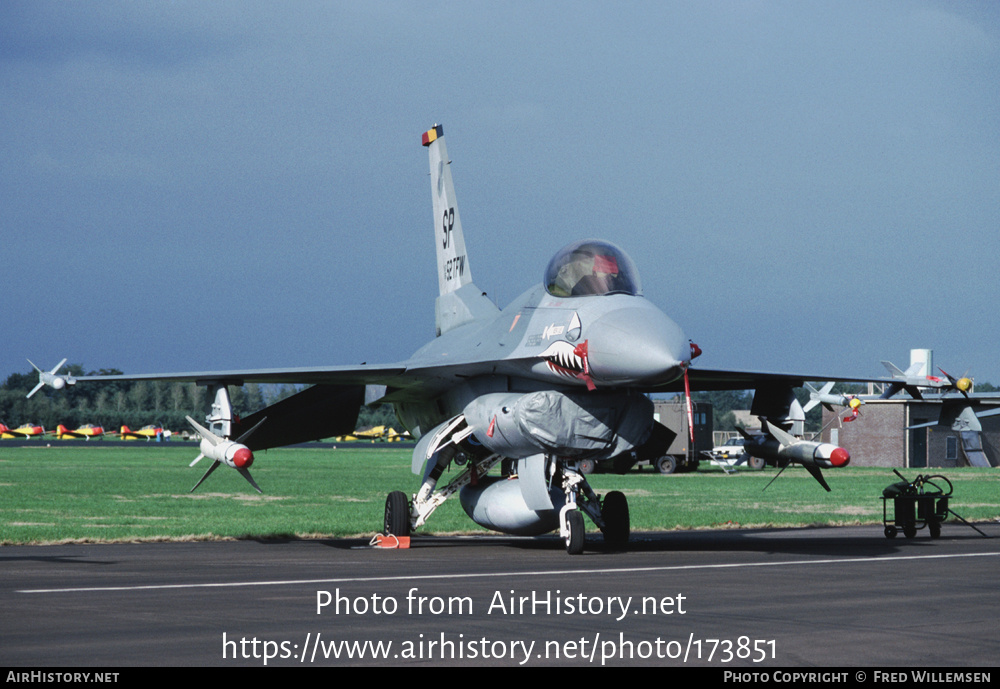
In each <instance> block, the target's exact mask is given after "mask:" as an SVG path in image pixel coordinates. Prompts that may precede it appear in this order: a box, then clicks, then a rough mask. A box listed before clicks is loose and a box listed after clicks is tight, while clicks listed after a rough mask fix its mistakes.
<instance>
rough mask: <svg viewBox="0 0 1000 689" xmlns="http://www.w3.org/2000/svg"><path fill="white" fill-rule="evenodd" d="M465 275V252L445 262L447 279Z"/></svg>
mask: <svg viewBox="0 0 1000 689" xmlns="http://www.w3.org/2000/svg"><path fill="white" fill-rule="evenodd" d="M463 275H465V254H462V255H461V256H456V257H455V258H449V259H448V260H447V261H445V262H444V279H445V280H446V281H449V280H453V279H455V278H460V277H462V276H463Z"/></svg>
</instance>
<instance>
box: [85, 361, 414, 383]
mask: <svg viewBox="0 0 1000 689" xmlns="http://www.w3.org/2000/svg"><path fill="white" fill-rule="evenodd" d="M405 372H406V365H405V364H378V365H372V366H368V365H365V364H361V365H359V366H320V367H316V368H309V367H302V368H267V369H245V370H235V371H191V372H186V373H137V374H119V375H107V376H79V377H77V380H78V381H83V382H90V381H112V380H123V381H125V380H128V381H139V380H165V381H174V382H178V383H198V382H217V383H224V384H228V385H240V384H243V383H294V384H305V385H366V384H381V385H388V384H390V383H391V382H402V381H397V380H396V378H397V377H398V376H401V375H402V374H403V373H405Z"/></svg>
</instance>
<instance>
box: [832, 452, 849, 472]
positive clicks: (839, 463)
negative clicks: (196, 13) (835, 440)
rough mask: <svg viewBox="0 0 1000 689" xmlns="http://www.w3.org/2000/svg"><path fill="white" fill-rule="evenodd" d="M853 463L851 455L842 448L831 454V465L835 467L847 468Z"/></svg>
mask: <svg viewBox="0 0 1000 689" xmlns="http://www.w3.org/2000/svg"><path fill="white" fill-rule="evenodd" d="M850 461H851V453H849V452H848V451H847V450H845V449H844V448H842V447H838V448H837V449H835V450H834V451H833V452H831V453H830V464H832V465H833V466H835V467H846V466H847V465H848V464H849V463H850Z"/></svg>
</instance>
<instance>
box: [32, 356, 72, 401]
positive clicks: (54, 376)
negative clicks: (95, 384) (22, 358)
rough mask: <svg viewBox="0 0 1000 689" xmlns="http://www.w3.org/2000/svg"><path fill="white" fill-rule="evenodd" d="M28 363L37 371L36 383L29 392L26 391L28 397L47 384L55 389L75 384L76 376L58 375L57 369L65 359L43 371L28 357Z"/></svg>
mask: <svg viewBox="0 0 1000 689" xmlns="http://www.w3.org/2000/svg"><path fill="white" fill-rule="evenodd" d="M28 363H29V364H31V367H32V368H33V369H35V370H36V371H37V372H38V384H37V385H36V386H35V387H33V388H31V392H29V393H28V395H27V397H28V398H30V397H31V396H32V395H34V394H35V393H36V392H38V391H39V390H41V389H42V388H43V387H45V386H46V385H48V386H49V387H51V388H54V389H56V390H62V389H63V388H64V387H66V386H67V385H76V378H74V377H73V376H60V375H58V372H59V369H61V368H62V367H63V365H64V364H65V363H66V359H63V360H62V361H60V362H59V363H58V364H56V365H55V366H54V367H53V368H52V370H51V371H48V372H46V371H43V370H42V369H40V368H38V367H37V366H35V364H34V362H33V361H32V360H31V359H28Z"/></svg>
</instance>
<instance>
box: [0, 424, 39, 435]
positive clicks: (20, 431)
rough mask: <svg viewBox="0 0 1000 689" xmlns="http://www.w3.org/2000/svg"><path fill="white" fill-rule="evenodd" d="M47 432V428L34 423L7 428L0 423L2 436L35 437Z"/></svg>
mask: <svg viewBox="0 0 1000 689" xmlns="http://www.w3.org/2000/svg"><path fill="white" fill-rule="evenodd" d="M44 434H45V429H44V428H42V427H41V426H36V425H35V424H33V423H26V424H22V425H20V426H18V427H17V428H7V427H6V426H4V425H3V424H2V423H0V438H33V437H35V436H41V435H44Z"/></svg>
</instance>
